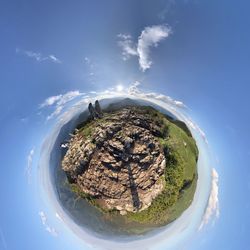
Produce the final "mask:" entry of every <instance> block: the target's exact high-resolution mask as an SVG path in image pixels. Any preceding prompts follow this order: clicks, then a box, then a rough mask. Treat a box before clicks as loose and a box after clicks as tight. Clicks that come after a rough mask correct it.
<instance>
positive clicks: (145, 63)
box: [137, 25, 171, 71]
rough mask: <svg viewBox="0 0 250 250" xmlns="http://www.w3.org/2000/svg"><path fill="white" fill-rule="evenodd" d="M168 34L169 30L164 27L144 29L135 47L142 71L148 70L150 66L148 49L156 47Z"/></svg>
mask: <svg viewBox="0 0 250 250" xmlns="http://www.w3.org/2000/svg"><path fill="white" fill-rule="evenodd" d="M170 32H171V29H170V28H169V27H167V26H165V25H155V26H151V27H146V28H145V29H144V30H143V31H142V33H141V35H140V37H139V39H138V46H137V52H138V56H139V64H140V67H141V69H142V71H145V70H147V69H149V68H150V67H151V65H152V61H151V60H150V58H149V54H150V48H151V47H157V45H158V43H159V42H160V41H162V40H163V39H165V38H167V37H168V36H169V34H170Z"/></svg>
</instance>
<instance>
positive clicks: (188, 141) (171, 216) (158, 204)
mask: <svg viewBox="0 0 250 250" xmlns="http://www.w3.org/2000/svg"><path fill="white" fill-rule="evenodd" d="M151 114H152V115H153V116H154V117H155V118H156V119H157V120H159V122H160V123H161V124H162V133H163V136H164V137H163V138H158V139H159V142H160V144H161V145H162V147H163V148H164V151H165V156H166V168H165V188H164V191H163V192H162V193H161V194H160V195H158V196H157V197H156V199H155V200H154V201H153V202H152V204H151V206H150V207H149V208H148V209H146V210H144V211H141V212H138V213H128V214H127V215H126V217H127V220H128V221H135V222H139V223H149V224H157V225H164V224H166V223H169V222H171V221H173V220H175V219H176V218H177V217H178V216H179V215H181V213H182V212H183V211H184V210H185V209H186V208H188V207H189V206H190V204H191V202H192V200H193V196H194V192H195V189H196V182H197V170H196V163H197V162H196V161H197V158H198V150H197V147H196V143H195V141H194V139H193V138H192V136H191V133H190V132H189V130H187V129H186V128H185V127H184V128H185V129H183V125H181V122H180V123H179V124H178V125H176V124H174V123H173V122H172V121H171V120H169V119H167V118H166V117H163V115H162V114H161V113H159V112H157V111H154V112H152V113H151ZM180 125H181V126H180ZM187 183H188V184H189V185H185V184H187Z"/></svg>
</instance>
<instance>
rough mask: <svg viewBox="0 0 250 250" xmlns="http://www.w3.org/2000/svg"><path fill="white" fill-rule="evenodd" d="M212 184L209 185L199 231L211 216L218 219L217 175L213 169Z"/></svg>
mask: <svg viewBox="0 0 250 250" xmlns="http://www.w3.org/2000/svg"><path fill="white" fill-rule="evenodd" d="M211 175H212V183H211V191H210V196H209V199H208V205H207V208H206V211H205V213H204V215H203V219H202V222H201V224H200V227H199V230H201V229H202V228H203V227H204V226H205V225H206V224H208V222H209V221H210V219H211V218H212V217H213V216H216V217H217V218H218V217H219V213H220V211H219V198H218V195H219V187H218V181H219V175H218V173H217V171H216V170H215V169H214V168H213V169H212V174H211Z"/></svg>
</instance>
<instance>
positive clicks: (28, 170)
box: [25, 148, 35, 183]
mask: <svg viewBox="0 0 250 250" xmlns="http://www.w3.org/2000/svg"><path fill="white" fill-rule="evenodd" d="M34 153H35V149H34V148H32V149H31V150H30V152H29V154H28V156H27V166H26V169H25V174H26V177H27V179H28V183H30V182H31V172H32V162H33V156H34Z"/></svg>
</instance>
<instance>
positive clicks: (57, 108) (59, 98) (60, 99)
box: [39, 90, 84, 120]
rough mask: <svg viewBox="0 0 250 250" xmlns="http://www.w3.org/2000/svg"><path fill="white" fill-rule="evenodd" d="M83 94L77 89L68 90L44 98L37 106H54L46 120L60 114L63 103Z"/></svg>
mask: <svg viewBox="0 0 250 250" xmlns="http://www.w3.org/2000/svg"><path fill="white" fill-rule="evenodd" d="M83 94H84V93H81V92H79V91H78V90H75V91H69V92H67V93H65V94H60V95H56V96H50V97H48V98H46V99H45V101H44V102H43V103H41V104H40V105H39V107H40V108H44V107H49V106H53V107H54V111H53V112H52V113H51V114H50V115H49V116H47V120H50V119H52V118H54V117H56V116H58V115H59V114H61V111H62V110H63V108H64V106H65V104H67V103H68V102H70V101H72V100H73V99H75V98H76V97H78V96H81V95H83Z"/></svg>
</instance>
